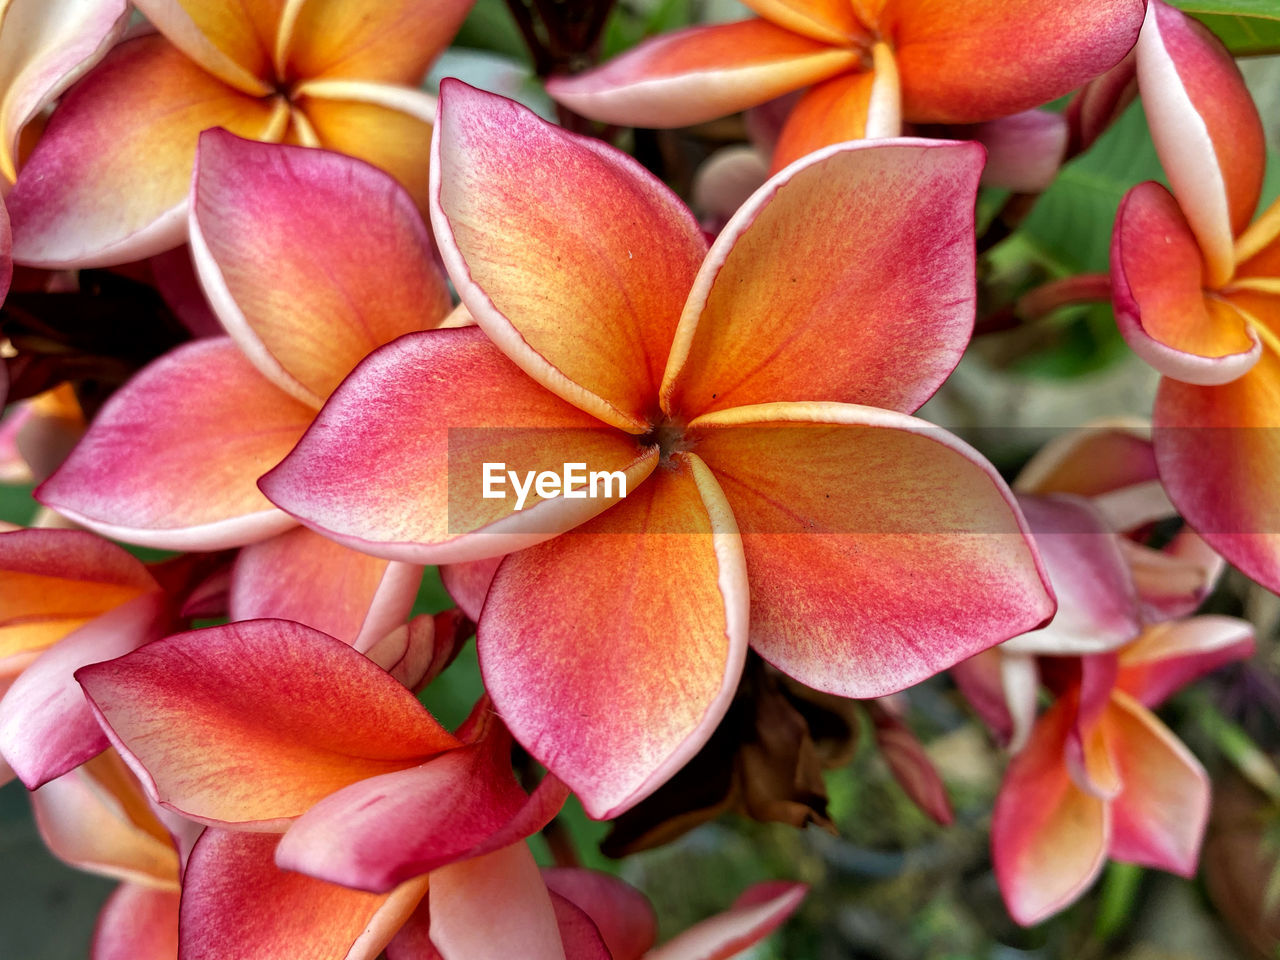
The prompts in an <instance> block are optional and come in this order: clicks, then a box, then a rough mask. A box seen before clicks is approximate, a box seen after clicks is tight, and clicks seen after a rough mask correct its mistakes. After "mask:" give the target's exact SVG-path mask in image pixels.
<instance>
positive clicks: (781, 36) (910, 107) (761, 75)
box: [547, 0, 1143, 170]
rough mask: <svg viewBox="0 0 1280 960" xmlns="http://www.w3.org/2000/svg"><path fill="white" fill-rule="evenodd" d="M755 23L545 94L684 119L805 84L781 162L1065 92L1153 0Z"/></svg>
mask: <svg viewBox="0 0 1280 960" xmlns="http://www.w3.org/2000/svg"><path fill="white" fill-rule="evenodd" d="M747 5H748V6H749V7H751V9H752V10H753V11H754V12H755V13H756V14H758V16H757V17H756V18H755V19H752V20H744V21H740V22H737V23H728V24H716V25H713V26H699V27H690V28H688V29H685V30H680V31H677V32H675V33H671V34H666V35H663V36H660V37H656V38H654V39H652V40H649V41H648V42H646V43H643V44H641V45H640V46H638V47H636V48H635V49H634V50H632V51H629V52H628V53H626V54H623V55H622V56H620V57H618V58H617V59H615V60H613V61H611V62H610V63H608V64H605V65H604V66H603V67H600V68H598V69H595V70H591V71H588V72H586V73H583V74H580V75H578V76H575V77H556V78H553V79H552V80H550V81H548V83H547V92H548V93H550V94H551V96H552V97H554V98H555V99H556V100H558V101H559V102H560V103H562V104H564V105H565V106H567V107H569V108H570V109H571V110H575V111H577V112H578V113H580V114H582V115H583V116H586V117H590V118H592V119H595V120H601V121H604V122H606V123H618V124H627V125H629V126H638V127H678V126H686V125H688V124H693V123H701V122H703V121H705V120H711V119H713V118H715V117H720V116H724V115H725V114H729V113H734V112H736V111H738V110H742V109H745V108H747V107H752V106H755V105H757V104H760V103H764V102H765V101H766V100H770V99H773V98H774V97H778V96H780V95H782V94H784V93H787V92H788V91H792V90H798V89H801V88H804V87H808V88H809V89H808V92H807V93H805V95H804V96H803V98H802V99H801V100H800V101H799V102H798V103H797V104H796V106H795V109H794V110H792V112H791V114H790V117H789V119H788V120H787V124H786V127H785V129H784V130H783V133H782V136H781V138H780V140H779V143H778V146H777V150H776V152H775V154H774V159H773V164H774V166H773V169H774V170H779V169H781V168H782V167H784V166H786V165H787V164H789V163H791V162H792V161H793V160H795V159H797V158H798V157H801V156H803V155H805V154H806V153H809V152H811V151H813V150H817V149H818V148H820V147H824V146H827V145H829V144H833V143H839V142H841V141H844V140H854V139H858V138H861V137H894V136H898V135H900V134H901V132H902V123H903V121H904V120H905V121H908V122H912V123H979V122H982V121H987V120H993V119H995V118H997V117H1003V116H1008V115H1009V114H1013V113H1019V112H1021V111H1023V110H1027V109H1028V108H1030V107H1035V106H1039V105H1040V104H1043V103H1047V102H1048V101H1050V100H1052V99H1054V98H1055V97H1059V96H1062V95H1063V94H1065V93H1068V92H1070V91H1071V90H1073V89H1074V88H1076V87H1078V86H1080V85H1081V84H1083V83H1085V82H1086V81H1088V80H1090V79H1092V78H1093V77H1095V76H1097V75H1098V74H1101V73H1102V72H1104V71H1105V70H1107V69H1109V68H1110V67H1112V66H1113V65H1115V64H1116V63H1117V62H1118V61H1119V60H1120V59H1121V58H1122V57H1124V55H1125V54H1126V53H1128V52H1129V49H1130V48H1131V47H1132V46H1133V42H1134V40H1135V39H1136V38H1137V35H1138V29H1139V27H1140V25H1141V23H1142V10H1143V3H1142V0H1079V2H1076V3H1071V4H1062V3H1057V2H1051V0H1013V2H1010V0H999V2H990V0H972V2H968V3H964V4H938V3H930V2H926V0H854V2H850V3H846V2H840V0H748V3H747Z"/></svg>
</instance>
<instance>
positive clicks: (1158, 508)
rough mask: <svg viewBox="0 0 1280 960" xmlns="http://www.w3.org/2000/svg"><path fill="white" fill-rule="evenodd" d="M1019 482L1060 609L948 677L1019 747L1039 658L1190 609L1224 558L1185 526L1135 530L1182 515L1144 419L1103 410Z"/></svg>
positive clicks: (1131, 634)
mask: <svg viewBox="0 0 1280 960" xmlns="http://www.w3.org/2000/svg"><path fill="white" fill-rule="evenodd" d="M1013 487H1014V489H1015V490H1016V491H1017V492H1018V499H1019V502H1020V503H1021V504H1022V507H1023V510H1024V511H1025V512H1026V515H1027V520H1028V522H1029V523H1030V525H1031V530H1032V533H1033V534H1034V535H1035V538H1036V543H1037V544H1038V546H1039V547H1040V551H1041V556H1042V557H1043V558H1044V562H1045V566H1046V568H1047V569H1048V572H1049V580H1050V582H1051V583H1052V584H1053V587H1054V591H1055V592H1056V594H1057V596H1058V612H1057V614H1055V616H1054V618H1053V620H1052V621H1051V622H1050V623H1049V624H1048V626H1046V627H1043V628H1041V629H1039V630H1033V631H1031V632H1030V633H1026V634H1023V635H1022V636H1020V637H1015V638H1014V639H1012V640H1009V641H1007V642H1006V643H1003V644H1001V645H1000V646H999V647H995V648H993V649H991V650H987V651H984V652H982V653H980V654H978V655H977V656H976V657H972V658H970V659H969V660H966V661H965V662H964V663H961V664H957V665H956V667H955V668H954V669H953V670H952V677H953V678H954V679H955V680H956V682H957V684H958V685H959V686H960V688H961V690H962V691H963V692H964V694H965V696H966V697H967V698H968V700H969V702H970V703H971V704H972V705H973V706H974V708H975V709H976V710H977V711H978V713H979V714H980V715H981V716H982V718H983V720H984V721H985V722H986V724H987V726H988V727H990V729H991V730H992V732H993V733H994V734H995V735H996V738H997V739H998V740H1000V741H1001V742H1002V743H1005V744H1006V745H1007V746H1008V747H1009V749H1010V750H1012V751H1014V752H1016V751H1018V750H1020V749H1022V746H1023V744H1025V743H1026V738H1027V736H1028V734H1029V733H1030V731H1031V725H1032V723H1033V722H1034V720H1035V715H1036V709H1037V698H1038V695H1039V689H1040V674H1039V669H1038V666H1037V658H1038V657H1040V656H1081V655H1086V654H1100V653H1106V652H1110V651H1114V650H1117V649H1119V648H1120V647H1122V646H1124V645H1125V644H1127V643H1130V642H1131V641H1133V640H1134V639H1136V638H1137V637H1138V635H1139V634H1140V633H1141V632H1142V630H1143V627H1144V624H1155V623H1159V622H1162V621H1165V620H1171V619H1175V618H1180V617H1186V616H1188V615H1190V614H1191V613H1192V612H1194V611H1195V609H1196V608H1197V607H1198V606H1199V605H1200V603H1201V602H1202V601H1203V600H1204V598H1205V597H1206V596H1208V594H1209V592H1210V591H1211V590H1212V589H1213V586H1214V584H1215V583H1216V582H1217V579H1218V576H1219V574H1220V573H1221V572H1222V566H1223V564H1222V559H1221V558H1220V557H1219V556H1218V555H1217V554H1215V553H1214V552H1213V551H1212V550H1211V549H1210V548H1209V547H1208V546H1207V545H1206V544H1205V542H1204V541H1203V540H1202V539H1201V538H1200V537H1199V536H1197V535H1196V534H1195V533H1194V532H1193V531H1191V530H1188V529H1185V528H1184V529H1182V530H1180V531H1178V533H1177V534H1176V535H1175V536H1173V537H1171V538H1170V539H1169V540H1168V542H1167V543H1165V544H1163V545H1162V546H1161V548H1160V549H1155V548H1152V547H1149V546H1147V545H1145V544H1144V543H1142V542H1141V540H1140V539H1139V538H1140V537H1142V536H1144V535H1145V534H1146V533H1147V532H1148V531H1149V529H1150V527H1151V525H1152V524H1154V523H1158V522H1161V521H1167V520H1170V519H1173V518H1174V517H1175V516H1176V511H1175V510H1174V508H1173V506H1172V504H1170V503H1169V500H1168V498H1167V497H1166V496H1165V493H1164V489H1163V487H1161V485H1160V481H1159V479H1158V476H1157V472H1156V462H1155V453H1154V451H1153V449H1152V445H1151V439H1150V429H1149V428H1148V427H1147V426H1146V425H1145V424H1143V423H1142V422H1141V421H1131V420H1118V421H1103V422H1099V423H1096V424H1091V425H1088V426H1085V427H1082V428H1080V429H1078V430H1073V431H1071V432H1069V433H1066V434H1064V435H1063V436H1061V437H1058V438H1057V439H1055V440H1054V441H1052V442H1050V443H1048V444H1046V445H1045V446H1044V447H1043V448H1042V449H1041V450H1040V451H1039V452H1038V453H1037V454H1036V455H1035V456H1034V457H1032V458H1031V460H1030V461H1028V463H1027V465H1026V466H1025V467H1024V468H1023V469H1022V471H1021V472H1020V473H1019V474H1018V476H1017V477H1016V478H1015V479H1014V482H1013Z"/></svg>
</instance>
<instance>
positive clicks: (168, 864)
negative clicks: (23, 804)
mask: <svg viewBox="0 0 1280 960" xmlns="http://www.w3.org/2000/svg"><path fill="white" fill-rule="evenodd" d="M31 809H32V812H33V813H34V814H35V819H36V826H37V827H39V829H40V836H41V839H43V840H44V842H45V845H46V846H47V847H48V848H49V851H50V852H51V853H53V855H54V856H56V857H57V858H58V859H60V860H62V861H63V862H65V863H69V864H70V865H71V866H73V867H76V868H77V869H80V870H87V871H89V872H90V873H99V874H102V875H103V876H106V877H115V878H116V879H118V880H125V881H129V882H132V883H140V884H143V885H145V886H151V887H155V888H159V889H168V890H173V891H175V892H176V891H177V889H178V854H177V852H176V851H175V850H174V847H173V841H172V840H171V839H170V838H169V834H168V833H167V832H166V831H165V829H164V827H163V826H162V825H161V823H160V821H159V820H158V819H156V815H155V814H154V813H153V812H152V811H151V808H150V807H149V806H148V805H147V800H146V797H145V796H144V795H143V793H142V787H141V785H140V784H139V783H138V781H137V779H136V778H135V777H134V776H133V774H132V773H130V772H129V769H128V768H127V767H126V766H125V765H124V761H122V760H121V759H120V755H119V754H118V753H116V752H115V751H114V750H107V751H106V752H105V753H101V754H99V755H98V756H96V757H94V758H93V759H91V760H89V761H88V762H86V763H84V764H82V765H81V766H79V767H77V768H76V769H74V770H72V771H71V772H70V773H67V774H64V775H63V776H61V777H58V778H57V779H56V780H51V781H49V782H48V783H46V784H45V785H44V786H42V787H41V788H40V789H38V790H35V791H33V792H32V794H31Z"/></svg>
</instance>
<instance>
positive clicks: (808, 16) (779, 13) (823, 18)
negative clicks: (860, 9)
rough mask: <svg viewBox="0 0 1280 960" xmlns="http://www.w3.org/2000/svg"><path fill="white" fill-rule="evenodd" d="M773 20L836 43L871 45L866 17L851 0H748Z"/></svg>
mask: <svg viewBox="0 0 1280 960" xmlns="http://www.w3.org/2000/svg"><path fill="white" fill-rule="evenodd" d="M744 2H745V3H746V5H747V6H748V7H750V8H751V9H752V10H754V11H755V12H756V13H758V14H760V16H762V17H764V19H766V20H768V21H769V22H770V23H775V24H777V25H778V26H780V27H783V28H785V29H787V30H791V31H793V32H795V33H798V34H800V35H801V36H805V37H811V38H813V39H814V40H820V41H822V42H823V43H830V44H834V45H835V46H852V45H855V44H857V43H864V44H867V45H869V42H870V39H871V37H870V34H868V33H867V27H866V26H865V21H861V20H859V19H858V14H857V9H856V7H855V5H854V4H853V3H850V2H849V0H744Z"/></svg>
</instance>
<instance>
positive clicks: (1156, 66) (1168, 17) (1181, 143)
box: [1136, 0, 1266, 287]
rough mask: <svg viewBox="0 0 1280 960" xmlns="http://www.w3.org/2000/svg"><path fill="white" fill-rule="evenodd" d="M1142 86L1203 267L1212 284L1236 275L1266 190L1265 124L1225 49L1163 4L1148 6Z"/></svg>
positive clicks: (1140, 51)
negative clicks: (1238, 247)
mask: <svg viewBox="0 0 1280 960" xmlns="http://www.w3.org/2000/svg"><path fill="white" fill-rule="evenodd" d="M1136 49H1137V58H1138V86H1139V88H1140V90H1141V92H1142V104H1143V108H1144V109H1145V110H1146V113H1147V118H1148V120H1149V122H1150V125H1151V137H1152V139H1153V140H1154V141H1155V145H1156V151H1157V152H1158V153H1159V154H1160V161H1161V163H1162V164H1163V165H1164V169H1165V173H1167V174H1168V176H1169V182H1170V183H1171V184H1172V185H1173V192H1174V193H1175V194H1176V195H1177V197H1178V203H1179V205H1180V206H1181V207H1182V210H1183V212H1184V213H1185V214H1186V216H1187V220H1188V222H1189V223H1190V225H1191V229H1192V231H1194V233H1195V235H1196V237H1197V238H1198V240H1199V244H1200V248H1201V249H1202V250H1203V251H1204V256H1205V261H1206V278H1207V280H1208V282H1209V285H1211V286H1215V287H1216V286H1220V285H1221V284H1223V283H1225V282H1226V281H1227V280H1228V279H1229V278H1230V277H1231V273H1232V269H1233V267H1234V263H1235V256H1234V254H1233V252H1232V246H1233V244H1234V239H1235V236H1236V235H1237V234H1239V233H1240V232H1241V231H1242V230H1244V228H1245V227H1246V226H1248V223H1249V220H1250V219H1251V218H1252V216H1253V211H1254V207H1255V206H1256V205H1257V203H1258V195H1259V193H1260V192H1261V190H1262V174H1263V168H1264V166H1265V164H1266V145H1265V143H1264V140H1263V134H1262V121H1261V119H1260V118H1259V116H1258V109H1257V107H1255V106H1254V105H1253V98H1252V97H1251V96H1250V95H1249V91H1248V88H1247V87H1246V86H1245V83H1244V78H1243V77H1242V76H1241V75H1240V70H1239V68H1238V67H1237V66H1236V63H1235V60H1233V59H1232V57H1231V55H1230V54H1229V53H1228V52H1227V50H1226V48H1225V47H1224V46H1223V45H1222V44H1221V43H1220V42H1219V41H1218V39H1217V38H1216V37H1214V36H1213V34H1212V33H1211V32H1210V31H1209V30H1208V28H1207V27H1205V26H1204V25H1203V24H1200V23H1197V22H1196V21H1195V20H1192V19H1191V18H1190V17H1188V16H1186V15H1185V14H1183V13H1182V12H1180V11H1178V10H1175V9H1174V8H1173V7H1170V6H1169V5H1168V4H1166V3H1162V2H1161V0H1151V2H1150V3H1149V4H1148V5H1147V15H1146V22H1145V23H1144V24H1143V27H1142V36H1141V37H1140V38H1139V40H1138V46H1137V48H1136Z"/></svg>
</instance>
